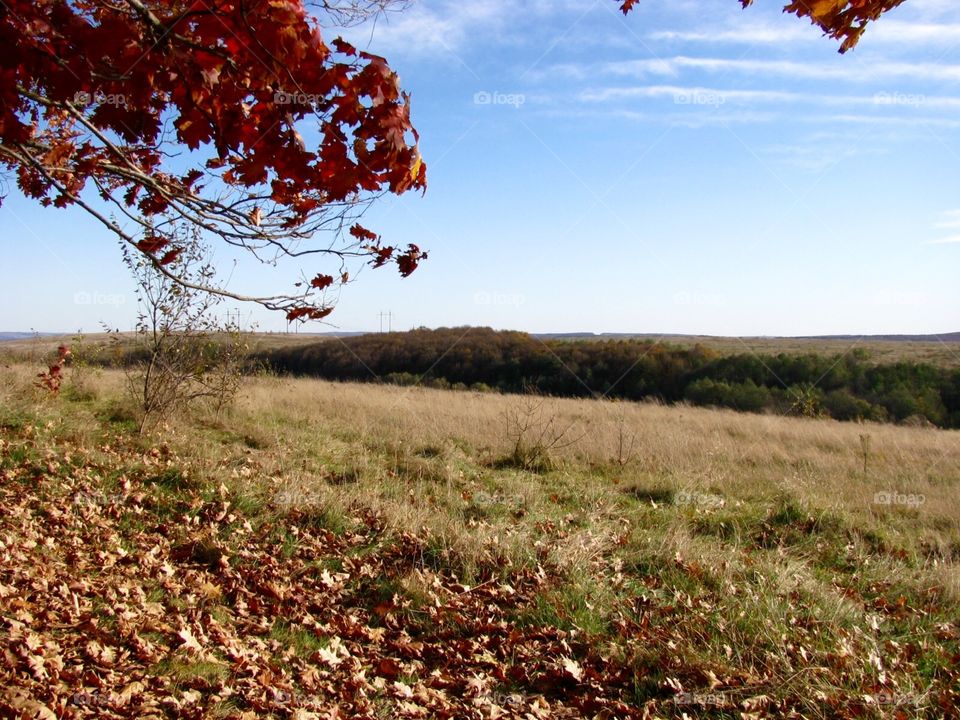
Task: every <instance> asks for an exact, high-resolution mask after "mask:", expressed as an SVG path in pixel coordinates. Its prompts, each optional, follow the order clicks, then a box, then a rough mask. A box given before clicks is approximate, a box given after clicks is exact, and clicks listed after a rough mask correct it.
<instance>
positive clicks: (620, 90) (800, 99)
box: [579, 85, 960, 109]
mask: <svg viewBox="0 0 960 720" xmlns="http://www.w3.org/2000/svg"><path fill="white" fill-rule="evenodd" d="M689 97H701V98H712V99H714V100H715V101H716V102H718V103H721V104H723V103H727V102H738V103H751V102H764V103H771V102H773V103H808V104H815V105H828V106H843V105H856V106H873V107H878V108H892V107H907V108H911V109H918V108H921V107H925V108H960V97H949V96H936V97H927V96H925V95H907V94H903V93H875V94H873V95H833V94H815V93H802V92H789V91H784V90H738V89H725V88H716V87H703V86H683V85H641V86H631V87H606V88H599V89H588V90H585V91H583V92H582V93H581V94H580V96H579V99H580V100H581V101H584V102H609V101H614V100H625V99H631V98H654V99H655V98H667V99H669V98H673V99H674V100H676V99H677V98H679V99H680V100H681V101H683V100H684V99H686V98H689Z"/></svg>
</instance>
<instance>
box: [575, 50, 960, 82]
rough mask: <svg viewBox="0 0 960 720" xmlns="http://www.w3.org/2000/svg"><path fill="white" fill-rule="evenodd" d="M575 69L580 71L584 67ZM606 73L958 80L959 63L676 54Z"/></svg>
mask: <svg viewBox="0 0 960 720" xmlns="http://www.w3.org/2000/svg"><path fill="white" fill-rule="evenodd" d="M574 68H575V71H579V73H580V74H584V69H583V68H579V69H577V68H576V66H574ZM599 70H600V72H602V73H604V74H607V75H617V76H627V77H648V76H650V75H660V76H674V77H675V76H679V75H680V74H681V73H682V72H684V71H687V70H701V71H704V72H710V73H718V72H729V73H739V74H743V75H750V76H754V75H775V76H780V77H787V78H792V79H795V80H829V79H833V80H847V81H854V82H874V83H876V82H882V81H885V80H893V79H915V80H954V81H960V65H949V64H944V63H909V62H883V61H881V62H872V63H869V64H859V65H858V64H853V63H844V64H836V65H830V64H826V63H805V62H798V61H795V60H749V59H743V58H738V59H730V58H718V57H690V56H686V55H676V56H674V57H671V58H666V59H661V58H658V59H652V60H651V59H645V60H632V61H626V62H619V63H605V64H602V65H601V66H600V67H599Z"/></svg>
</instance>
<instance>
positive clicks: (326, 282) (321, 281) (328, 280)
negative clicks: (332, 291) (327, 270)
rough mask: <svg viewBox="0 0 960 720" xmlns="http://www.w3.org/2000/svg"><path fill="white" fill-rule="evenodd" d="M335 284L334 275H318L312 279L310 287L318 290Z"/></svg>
mask: <svg viewBox="0 0 960 720" xmlns="http://www.w3.org/2000/svg"><path fill="white" fill-rule="evenodd" d="M331 285H333V277H332V276H330V275H317V276H316V277H315V278H314V279H313V280H311V281H310V287H312V288H314V289H316V290H324V289H325V288H328V287H330V286H331Z"/></svg>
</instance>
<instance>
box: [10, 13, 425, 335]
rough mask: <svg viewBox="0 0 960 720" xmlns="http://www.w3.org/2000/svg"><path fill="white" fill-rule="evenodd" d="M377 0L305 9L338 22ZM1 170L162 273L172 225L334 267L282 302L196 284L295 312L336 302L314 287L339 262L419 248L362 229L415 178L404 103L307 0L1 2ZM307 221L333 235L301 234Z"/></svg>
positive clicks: (400, 258) (319, 312)
mask: <svg viewBox="0 0 960 720" xmlns="http://www.w3.org/2000/svg"><path fill="white" fill-rule="evenodd" d="M386 4H389V1H388V0H369V1H366V2H364V1H358V0H339V1H338V0H332V1H328V2H323V3H322V4H320V5H319V6H316V7H312V8H311V9H316V10H318V11H322V12H323V13H325V16H326V18H327V19H328V20H329V21H330V22H334V21H336V22H340V23H343V22H349V21H350V20H352V19H356V18H357V17H358V16H363V15H365V14H367V13H369V12H371V11H375V10H379V9H381V8H382V7H383V6H384V5H386ZM0 163H2V164H3V166H5V167H6V168H7V169H8V170H10V171H12V173H13V174H15V176H16V180H17V184H18V185H19V187H20V189H21V190H22V191H23V193H24V194H25V195H27V196H28V197H31V198H35V199H37V200H39V201H40V202H41V203H42V204H44V205H53V206H57V207H65V206H69V205H78V206H80V207H83V208H84V209H86V210H87V211H88V212H90V213H91V214H93V215H94V216H95V217H97V218H98V219H99V220H100V221H101V222H103V223H104V224H105V225H106V226H107V227H109V228H110V229H111V230H112V231H113V232H115V233H116V234H117V235H119V236H120V237H121V238H122V239H123V240H124V241H126V242H127V243H128V244H129V245H131V246H133V247H135V248H136V249H137V250H138V251H140V252H142V253H144V254H145V255H148V256H149V257H150V258H152V260H153V262H154V265H155V266H156V267H157V268H158V269H159V270H160V271H161V272H166V273H168V274H171V275H172V273H169V268H168V267H167V266H169V265H170V264H171V263H173V262H175V261H176V259H177V257H178V254H179V252H180V250H181V249H180V248H178V247H177V246H176V243H175V242H174V241H173V237H174V235H173V234H172V233H171V232H168V229H169V228H170V227H171V226H172V224H175V223H182V222H187V223H190V224H193V225H195V226H197V227H199V228H202V229H203V230H204V231H206V232H207V233H210V234H213V235H214V236H216V237H219V238H221V239H222V240H223V241H225V242H227V243H230V244H232V245H235V246H238V247H241V248H245V249H246V250H249V251H250V252H251V253H253V254H254V255H255V256H257V257H258V258H260V259H261V260H265V261H274V260H276V259H278V258H281V257H283V256H288V257H290V256H307V255H311V254H316V253H319V254H322V255H325V256H327V257H328V258H329V257H330V256H331V255H332V256H334V257H335V258H337V259H339V260H340V261H341V263H340V265H339V267H338V269H337V270H336V271H335V272H331V271H330V270H329V269H326V270H325V271H323V272H319V273H317V274H315V275H314V274H313V273H314V272H316V270H313V271H312V272H310V273H308V275H307V276H305V277H304V278H303V281H302V282H301V283H299V284H298V288H297V289H296V290H293V291H292V292H290V293H286V294H284V295H281V296H275V297H253V298H251V297H243V296H239V295H237V294H233V293H230V292H228V291H226V290H225V289H224V288H222V287H218V286H210V287H209V288H208V289H212V290H215V291H218V292H221V293H225V294H227V295H230V296H232V297H236V298H238V299H253V300H257V301H258V302H261V303H262V304H263V305H265V306H267V307H269V308H272V309H281V310H284V311H285V312H286V313H287V315H288V317H289V318H290V319H296V318H314V319H316V318H320V317H323V316H325V315H326V314H328V313H329V312H330V310H331V309H332V308H331V306H330V305H329V304H328V303H325V302H324V301H323V297H322V292H323V291H324V290H325V289H326V288H328V287H330V286H332V285H334V284H336V283H341V282H346V280H347V279H348V278H347V275H346V271H345V266H344V265H343V262H342V261H344V260H346V259H347V258H349V257H369V258H370V260H371V262H372V264H373V265H374V266H378V267H379V266H382V265H385V264H387V263H394V264H396V266H397V267H398V268H399V270H400V272H401V273H402V274H403V275H409V274H410V273H411V272H413V270H414V269H415V268H416V267H417V263H418V262H419V261H420V260H421V259H422V257H423V253H421V251H420V249H419V248H418V247H417V246H415V245H408V246H407V247H406V248H399V247H394V246H391V245H386V244H384V243H382V242H381V240H380V238H379V236H378V235H376V234H375V233H373V232H371V231H369V230H367V229H365V228H363V227H362V226H360V225H359V224H356V219H357V218H358V217H359V215H360V213H362V211H363V209H364V207H365V206H366V203H368V202H369V201H370V200H371V199H373V198H375V197H376V196H377V195H378V194H380V193H383V192H392V193H397V194H400V193H403V192H406V191H407V190H413V189H420V190H422V189H424V188H425V187H426V167H425V165H424V163H423V162H422V160H421V158H420V154H419V151H418V148H417V134H416V132H415V130H414V128H413V126H412V125H411V122H410V104H409V97H408V96H407V95H405V94H404V93H403V92H402V91H401V89H400V87H399V85H398V80H397V76H396V74H395V73H394V72H393V71H392V70H391V69H390V67H389V66H388V65H387V62H386V61H385V60H384V59H383V58H381V57H377V56H375V55H371V54H368V53H364V52H358V51H357V50H356V49H355V48H353V47H352V46H350V45H349V44H347V43H346V42H344V41H342V40H340V39H337V40H334V41H333V42H332V43H331V45H328V44H327V43H326V42H325V41H324V38H323V37H322V35H321V30H320V24H319V22H318V21H317V20H316V19H312V18H311V17H310V16H308V9H307V8H306V7H305V5H304V3H303V2H302V1H301V0H241V1H237V0H221V1H218V2H205V1H203V0H198V1H196V2H192V1H190V0H173V1H171V2H167V1H162V0H118V1H117V2H96V1H92V0H72V1H71V2H64V0H6V1H5V2H4V3H2V4H0ZM88 190H92V191H95V193H96V194H97V195H99V197H100V198H101V199H102V200H104V201H107V202H108V203H109V204H110V205H112V208H111V209H110V210H108V211H107V212H104V206H103V204H101V203H96V202H91V195H92V193H88V192H85V191H88ZM108 207H109V206H108ZM318 231H334V232H335V233H337V240H336V241H334V242H333V244H331V240H330V238H329V236H327V237H326V238H325V239H324V240H321V242H319V243H318V242H317V240H314V242H310V240H311V238H314V237H315V235H316V234H317V233H318ZM318 238H323V235H320V236H318Z"/></svg>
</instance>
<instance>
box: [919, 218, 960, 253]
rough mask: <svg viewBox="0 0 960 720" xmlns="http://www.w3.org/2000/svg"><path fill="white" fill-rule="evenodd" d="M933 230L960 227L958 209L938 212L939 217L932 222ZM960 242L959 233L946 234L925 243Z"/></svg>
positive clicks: (945, 243)
mask: <svg viewBox="0 0 960 720" xmlns="http://www.w3.org/2000/svg"><path fill="white" fill-rule="evenodd" d="M933 227H934V229H935V230H957V229H960V210H944V211H943V212H942V213H940V219H939V220H937V222H935V223H934V224H933ZM954 243H960V234H957V235H947V236H946V237H941V238H937V239H936V240H929V241H927V243H926V244H927V245H952V244H954Z"/></svg>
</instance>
